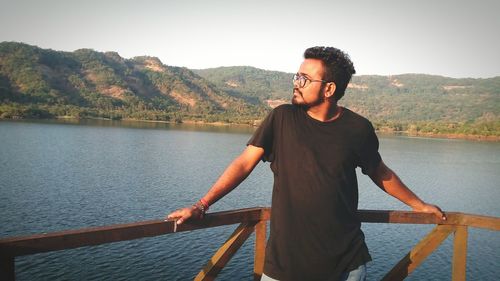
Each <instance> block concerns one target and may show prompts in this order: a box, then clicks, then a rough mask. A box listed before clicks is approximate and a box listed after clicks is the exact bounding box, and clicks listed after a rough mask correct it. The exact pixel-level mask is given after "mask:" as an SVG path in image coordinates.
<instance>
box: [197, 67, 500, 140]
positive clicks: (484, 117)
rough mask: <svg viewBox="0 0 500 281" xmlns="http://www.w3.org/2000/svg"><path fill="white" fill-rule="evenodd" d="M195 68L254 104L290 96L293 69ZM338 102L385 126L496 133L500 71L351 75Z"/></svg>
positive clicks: (499, 130) (428, 131)
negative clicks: (462, 75)
mask: <svg viewBox="0 0 500 281" xmlns="http://www.w3.org/2000/svg"><path fill="white" fill-rule="evenodd" d="M193 71H194V72H195V73H197V74H199V75H200V76H202V77H204V78H205V79H207V80H209V81H210V82H212V83H213V84H214V85H217V87H219V88H220V89H223V90H225V91H227V92H230V93H232V95H234V96H238V97H241V98H243V99H245V100H246V101H248V102H251V103H254V104H255V103H259V102H260V103H267V104H269V105H273V104H279V103H283V102H289V100H290V99H291V79H292V75H293V74H291V73H283V72H275V71H266V70H261V69H256V68H253V67H220V68H213V69H204V70H193ZM339 104H341V105H343V106H346V107H348V108H350V109H352V110H354V111H356V112H358V113H360V114H362V115H364V116H366V117H367V118H369V119H370V120H371V121H373V122H374V124H375V126H376V128H377V129H379V130H383V131H391V132H394V131H406V132H410V133H413V134H417V133H420V134H460V135H486V136H488V135H490V136H491V135H496V136H499V135H500V77H494V78H488V79H471V78H466V79H455V78H448V77H442V76H435V75H425V74H404V75H394V76H376V75H360V76H354V77H353V79H352V81H351V83H350V84H349V86H348V90H347V91H346V95H345V96H344V97H343V98H342V99H341V100H340V101H339Z"/></svg>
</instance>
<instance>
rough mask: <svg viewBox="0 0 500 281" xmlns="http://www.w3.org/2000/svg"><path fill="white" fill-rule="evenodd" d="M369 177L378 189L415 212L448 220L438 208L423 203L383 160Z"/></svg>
mask: <svg viewBox="0 0 500 281" xmlns="http://www.w3.org/2000/svg"><path fill="white" fill-rule="evenodd" d="M369 177H370V178H371V179H372V181H373V182H374V183H375V184H376V185H377V186H378V187H380V188H381V189H382V190H384V191H385V192H387V193H388V194H390V195H391V196H393V197H395V198H397V199H399V200H400V201H401V202H403V203H405V204H406V205H408V206H410V207H411V208H412V209H413V211H415V212H424V213H434V214H435V215H436V216H437V217H438V218H439V219H442V220H446V216H445V214H444V213H443V211H442V210H441V209H440V208H439V207H438V206H436V205H432V204H427V203H425V202H424V201H422V200H421V199H420V198H419V197H418V196H417V195H416V194H415V193H413V191H411V190H410V189H409V188H408V187H407V186H406V185H405V184H404V183H403V182H402V181H401V179H400V178H399V177H398V175H396V173H394V171H392V170H391V169H390V168H389V167H387V166H386V165H385V163H384V162H383V161H382V160H381V161H380V163H379V165H378V167H377V168H376V169H374V170H373V171H372V173H371V174H369Z"/></svg>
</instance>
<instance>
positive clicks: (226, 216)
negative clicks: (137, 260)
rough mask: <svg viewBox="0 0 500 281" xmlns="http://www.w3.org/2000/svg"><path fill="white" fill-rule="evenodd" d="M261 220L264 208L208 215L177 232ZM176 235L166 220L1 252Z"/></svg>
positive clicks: (62, 235) (20, 242) (59, 235)
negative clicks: (169, 234)
mask: <svg viewBox="0 0 500 281" xmlns="http://www.w3.org/2000/svg"><path fill="white" fill-rule="evenodd" d="M260 219H261V208H248V209H241V210H236V211H226V212H218V213H213V214H207V215H206V217H205V218H204V219H202V220H190V221H187V222H185V223H183V224H182V225H179V226H177V232H181V231H190V230H195V229H202V228H209V227H216V226H221V225H229V224H236V223H241V222H251V221H258V220H260ZM173 232H174V221H164V220H151V221H143V222H137V223H129V224H116V225H110V226H102V227H90V228H84V229H78V230H68V231H60V232H53V233H48V234H36V235H30V236H24V237H13V238H6V239H1V240H0V252H1V253H4V254H8V255H10V256H21V255H29V254H35V253H42V252H49V251H57V250H65V249H72V248H78V247H83V246H93V245H100V244H105V243H112V242H118V241H125V240H132V239H137V238H143V237H152V236H158V235H163V234H168V233H173Z"/></svg>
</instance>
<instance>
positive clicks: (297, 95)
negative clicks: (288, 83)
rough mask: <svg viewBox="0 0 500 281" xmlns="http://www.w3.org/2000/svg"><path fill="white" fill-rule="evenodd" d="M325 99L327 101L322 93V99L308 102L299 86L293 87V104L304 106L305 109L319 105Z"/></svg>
mask: <svg viewBox="0 0 500 281" xmlns="http://www.w3.org/2000/svg"><path fill="white" fill-rule="evenodd" d="M324 101H325V98H324V97H323V96H322V95H320V99H318V100H316V101H313V102H307V101H306V100H305V99H304V95H303V93H302V92H301V91H300V90H299V89H298V88H294V89H293V96H292V104H293V105H297V106H300V107H303V108H305V109H308V108H310V107H313V106H316V105H319V104H321V103H323V102H324Z"/></svg>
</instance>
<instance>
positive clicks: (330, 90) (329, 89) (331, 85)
mask: <svg viewBox="0 0 500 281" xmlns="http://www.w3.org/2000/svg"><path fill="white" fill-rule="evenodd" d="M336 89H337V85H335V82H328V83H327V84H326V87H325V98H328V99H329V98H331V97H333V94H334V93H335V90H336Z"/></svg>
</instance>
